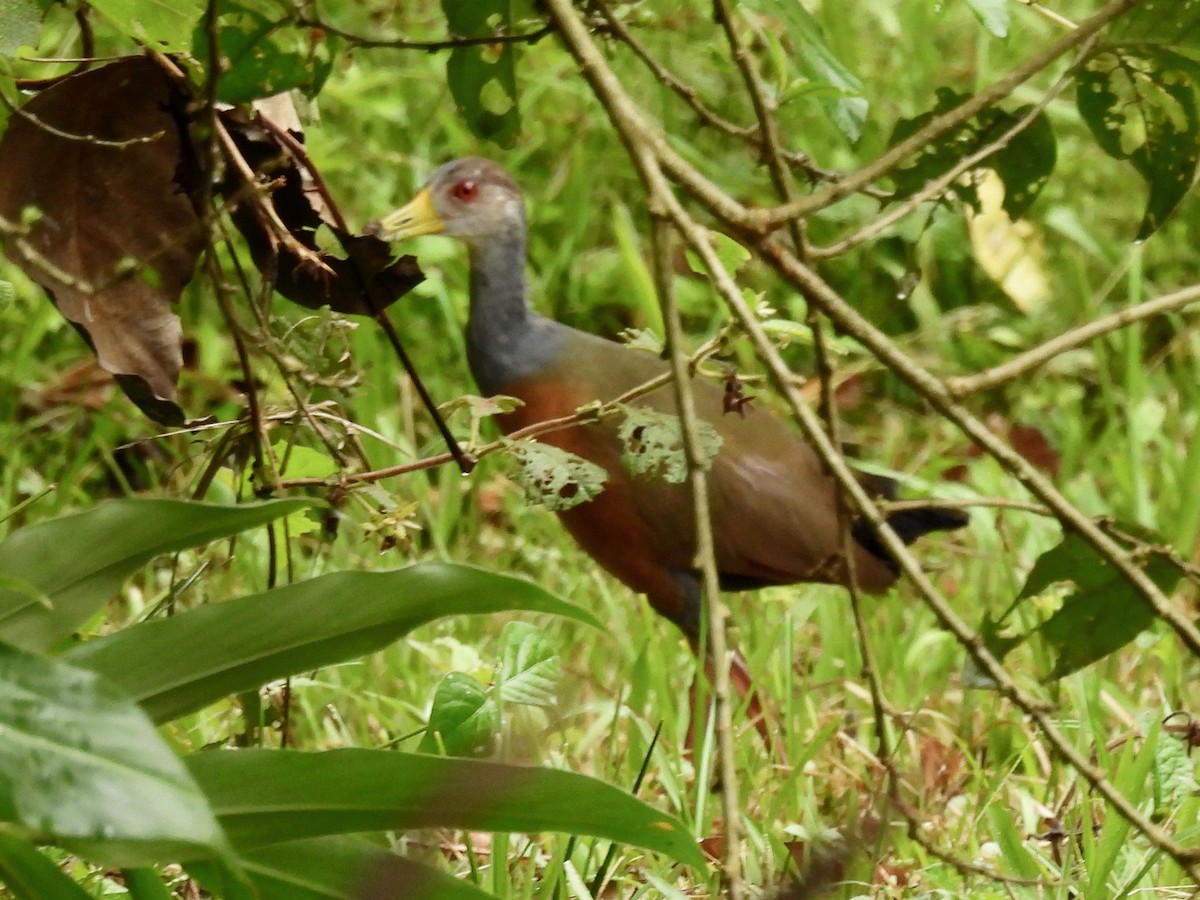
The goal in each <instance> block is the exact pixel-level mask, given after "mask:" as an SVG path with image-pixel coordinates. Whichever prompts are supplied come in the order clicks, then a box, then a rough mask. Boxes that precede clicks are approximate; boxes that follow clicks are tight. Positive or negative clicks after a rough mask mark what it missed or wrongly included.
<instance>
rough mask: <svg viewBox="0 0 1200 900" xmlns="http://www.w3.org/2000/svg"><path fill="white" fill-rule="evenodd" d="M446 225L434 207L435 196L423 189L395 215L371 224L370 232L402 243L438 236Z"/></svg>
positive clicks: (394, 213)
mask: <svg viewBox="0 0 1200 900" xmlns="http://www.w3.org/2000/svg"><path fill="white" fill-rule="evenodd" d="M445 228H446V223H445V222H443V221H442V217H441V216H439V215H438V213H437V210H436V209H434V206H433V195H432V194H430V193H429V189H428V188H421V190H420V192H419V193H418V194H417V196H415V197H413V198H412V199H411V200H409V201H408V202H407V203H406V204H404V205H403V206H402V207H400V208H399V209H398V210H396V211H395V212H393V213H389V214H388V215H386V216H384V217H383V218H382V219H380V220H379V221H378V222H374V223H372V224H371V227H370V229H369V230H370V231H371V232H372V233H374V234H375V235H377V236H378V237H381V238H383V239H384V240H385V241H402V240H405V239H406V238H411V237H417V236H418V235H422V234H437V233H438V232H440V231H443V230H444V229H445Z"/></svg>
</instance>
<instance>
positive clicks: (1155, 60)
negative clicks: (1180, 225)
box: [1076, 46, 1200, 241]
mask: <svg viewBox="0 0 1200 900" xmlns="http://www.w3.org/2000/svg"><path fill="white" fill-rule="evenodd" d="M1198 87H1200V65H1198V64H1197V63H1195V62H1193V61H1192V60H1190V59H1186V58H1185V57H1182V56H1179V55H1178V54H1175V53H1171V52H1170V51H1169V50H1165V49H1161V48H1155V47H1149V46H1147V47H1141V48H1138V49H1137V50H1136V51H1135V50H1130V49H1124V48H1117V49H1113V50H1108V51H1105V52H1103V53H1099V54H1097V55H1096V56H1094V57H1092V58H1091V59H1090V60H1089V61H1088V63H1087V65H1086V66H1084V67H1083V69H1082V70H1081V71H1080V73H1079V76H1078V79H1077V86H1076V103H1077V104H1078V106H1079V114H1080V115H1081V116H1082V117H1083V120H1084V121H1085V122H1086V123H1087V125H1088V128H1090V129H1091V131H1092V134H1093V135H1094V136H1095V138H1096V142H1097V143H1098V144H1099V145H1100V148H1101V149H1102V150H1104V152H1105V153H1107V154H1108V155H1109V156H1112V157H1114V158H1116V159H1127V160H1129V162H1130V163H1132V164H1133V167H1134V168H1135V169H1136V170H1137V172H1138V174H1139V175H1141V176H1142V179H1143V180H1144V181H1145V182H1146V184H1147V186H1148V187H1149V188H1150V194H1149V197H1148V198H1147V200H1146V212H1145V214H1144V216H1143V217H1142V224H1141V226H1140V227H1139V228H1138V233H1137V240H1139V241H1140V240H1145V239H1146V238H1147V237H1149V236H1150V235H1151V234H1153V233H1154V232H1155V231H1156V230H1158V228H1160V227H1161V226H1162V224H1163V222H1164V221H1166V219H1167V217H1168V216H1169V215H1170V214H1171V212H1172V211H1173V210H1174V209H1175V207H1176V206H1178V205H1179V202H1180V201H1181V200H1182V199H1183V198H1184V195H1186V194H1187V192H1188V191H1189V190H1190V189H1191V186H1192V182H1193V180H1194V178H1195V175H1196V166H1197V163H1198V162H1200V111H1198V109H1197V101H1196V90H1197V88H1198Z"/></svg>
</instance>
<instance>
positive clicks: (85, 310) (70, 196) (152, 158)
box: [0, 57, 202, 425]
mask: <svg viewBox="0 0 1200 900" xmlns="http://www.w3.org/2000/svg"><path fill="white" fill-rule="evenodd" d="M184 103H185V98H184V96H183V94H182V93H181V91H180V89H179V88H178V86H177V85H176V84H175V83H174V82H173V81H172V80H171V79H170V78H169V77H168V76H167V74H166V73H165V72H164V70H163V69H162V68H161V67H160V66H159V65H158V64H157V63H155V62H154V61H153V60H151V59H150V58H148V57H131V58H127V59H122V60H118V61H117V62H113V63H109V64H108V65H105V66H100V67H98V68H95V69H91V70H89V71H87V72H83V73H81V74H79V75H74V76H72V77H70V78H67V79H65V80H63V81H61V82H59V83H58V84H56V85H54V86H53V87H51V88H49V89H47V90H45V91H43V92H42V93H40V94H38V95H37V96H36V97H34V98H33V99H32V100H30V101H29V102H28V103H27V104H25V106H24V107H23V110H24V112H25V113H26V115H13V116H12V118H11V119H10V120H9V125H8V130H7V131H6V132H5V134H4V137H3V140H0V215H3V216H4V217H5V218H6V219H8V221H9V222H10V223H13V224H16V223H21V222H28V225H27V230H26V232H25V234H24V236H23V239H22V240H17V239H15V238H14V237H9V238H7V239H6V240H5V247H4V250H5V253H6V254H7V255H8V257H9V258H10V259H11V260H13V262H15V263H16V264H17V265H18V266H20V267H21V269H22V270H23V271H24V272H25V273H26V274H28V275H29V277H30V278H32V279H33V280H34V281H36V282H37V283H38V284H40V285H42V286H43V287H44V288H46V290H47V291H48V292H49V293H50V295H51V296H52V298H53V299H54V302H55V304H56V305H57V306H58V308H59V310H60V311H61V312H62V314H63V315H64V316H66V317H67V319H68V320H70V322H71V323H72V324H73V325H75V327H76V328H78V329H79V331H80V332H81V333H82V334H83V336H84V337H85V338H86V339H87V341H88V343H89V344H91V345H92V347H93V348H94V349H95V351H96V357H97V359H98V360H99V362H100V365H101V366H103V367H104V369H106V370H107V371H109V372H111V373H113V375H114V376H116V379H117V381H118V382H119V383H120V385H121V387H122V389H123V390H124V391H125V393H126V394H128V395H129V397H130V398H131V399H132V400H133V401H134V402H135V403H137V405H138V406H140V407H141V408H142V410H143V411H144V412H145V413H146V414H147V415H148V416H150V417H151V418H152V419H154V420H156V421H158V422H162V423H164V424H171V425H178V424H182V423H183V421H184V415H183V411H182V410H181V409H180V408H179V406H177V405H176V404H175V402H174V398H175V379H176V377H177V375H178V374H179V370H180V367H181V366H182V364H183V357H182V353H181V350H180V335H181V329H180V324H179V319H178V317H177V316H176V315H175V314H174V313H173V312H172V311H171V304H172V303H173V302H174V301H175V300H176V299H177V298H178V297H179V294H180V292H181V291H182V290H183V287H184V285H185V284H187V282H188V281H189V280H190V279H191V277H192V271H193V270H194V269H195V265H196V260H197V258H198V256H199V252H200V249H201V246H202V243H201V229H200V227H199V218H198V216H197V215H196V210H195V208H194V206H193V204H192V200H191V199H190V198H189V196H188V193H187V188H189V187H191V186H192V184H194V180H192V181H191V183H189V184H184V183H181V175H182V176H183V177H184V178H186V177H187V175H188V173H187V167H186V166H185V165H183V163H184V162H185V161H187V160H190V158H191V153H190V145H189V144H188V142H187V140H186V121H185V118H184V113H183V110H184ZM30 116H35V117H36V119H37V121H34V120H32V119H31V118H30ZM193 174H194V173H193ZM39 257H40V258H41V260H39ZM43 261H44V262H43Z"/></svg>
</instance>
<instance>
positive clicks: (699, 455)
mask: <svg viewBox="0 0 1200 900" xmlns="http://www.w3.org/2000/svg"><path fill="white" fill-rule="evenodd" d="M651 215H652V216H653V217H654V282H655V287H656V289H657V292H658V302H659V304H660V305H661V306H662V312H663V324H664V326H665V329H666V338H667V349H668V351H669V353H670V362H671V381H672V383H673V385H674V389H675V405H676V408H677V409H678V410H679V424H680V427H681V429H682V432H683V449H684V453H685V455H686V457H687V467H688V483H689V485H690V487H691V491H692V511H693V517H694V519H695V522H696V563H697V565H698V567H699V569H700V574H701V577H702V583H703V589H704V613H705V623H706V626H707V628H708V653H709V655H710V657H711V659H712V661H713V679H712V703H713V715H714V716H715V717H716V735H717V764H718V766H719V767H720V778H721V807H722V817H723V818H724V820H725V848H724V852H723V853H722V862H723V863H724V866H725V872H724V875H725V888H726V891H727V892H728V896H729V898H730V900H741V898H742V897H743V896H744V894H745V887H744V885H743V884H742V874H741V873H742V841H741V809H740V801H739V797H738V775H737V762H736V759H735V758H734V746H733V716H732V711H731V709H730V704H729V666H730V663H731V659H730V655H729V641H728V639H727V631H728V626H727V624H726V620H727V618H728V616H727V610H726V608H725V605H724V603H723V602H722V600H721V585H720V580H719V578H718V576H717V557H716V549H715V546H714V543H713V533H712V515H711V512H710V510H709V501H708V475H707V473H706V471H705V469H706V467H707V464H706V461H705V459H704V454H703V452H702V451H701V449H700V439H699V437H698V436H697V429H698V428H699V425H698V420H699V417H698V415H697V413H696V400H695V397H694V396H693V395H692V386H691V378H690V375H691V373H690V372H689V361H688V358H687V352H686V351H685V350H684V346H683V340H684V338H683V324H682V322H681V321H680V318H679V307H678V306H676V304H675V294H674V292H673V290H672V288H671V284H672V280H673V273H672V265H671V237H670V235H671V226H670V223H669V222H668V221H667V220H666V219H664V218H663V215H662V211H661V210H655V209H654V208H653V207H651Z"/></svg>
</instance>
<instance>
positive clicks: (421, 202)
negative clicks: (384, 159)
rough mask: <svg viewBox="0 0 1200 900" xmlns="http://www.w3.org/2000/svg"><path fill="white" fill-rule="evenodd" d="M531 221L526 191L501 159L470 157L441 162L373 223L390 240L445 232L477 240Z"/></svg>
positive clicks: (373, 228) (373, 230)
mask: <svg viewBox="0 0 1200 900" xmlns="http://www.w3.org/2000/svg"><path fill="white" fill-rule="evenodd" d="M524 225H525V206H524V204H523V203H522V202H521V191H520V189H519V188H518V187H517V184H516V182H515V181H513V180H512V178H510V177H509V175H508V173H507V172H505V171H504V169H502V168H501V167H500V166H499V165H498V164H497V163H494V162H492V161H491V160H490V159H482V158H481V157H477V156H469V157H466V158H464V159H456V160H454V161H453V162H448V163H446V164H445V165H442V166H439V167H438V168H436V169H435V170H434V171H433V174H432V175H430V176H429V180H428V181H426V182H425V185H424V186H423V187H422V188H421V190H420V191H418V192H417V195H416V196H415V197H413V199H412V200H410V201H409V202H408V203H406V204H405V205H404V206H402V207H400V208H399V209H398V210H396V211H395V212H393V213H389V214H388V215H386V216H384V217H383V218H382V219H380V220H378V221H377V222H372V223H371V224H370V225H368V226H367V233H368V234H374V235H377V236H378V237H381V238H383V239H384V240H387V241H400V240H404V239H405V238H410V237H416V236H417V235H421V234H444V235H446V236H447V237H455V238H458V239H459V240H461V241H463V242H465V243H467V244H474V243H477V242H480V241H484V240H487V239H488V238H492V237H497V236H500V235H503V234H505V233H506V232H511V231H513V230H514V229H523V228H524Z"/></svg>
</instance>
